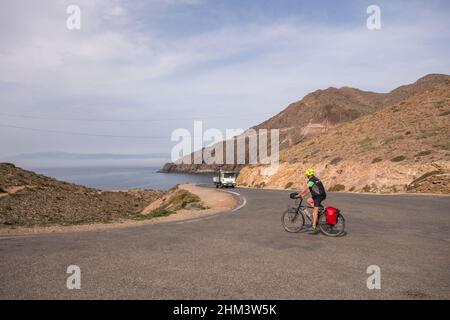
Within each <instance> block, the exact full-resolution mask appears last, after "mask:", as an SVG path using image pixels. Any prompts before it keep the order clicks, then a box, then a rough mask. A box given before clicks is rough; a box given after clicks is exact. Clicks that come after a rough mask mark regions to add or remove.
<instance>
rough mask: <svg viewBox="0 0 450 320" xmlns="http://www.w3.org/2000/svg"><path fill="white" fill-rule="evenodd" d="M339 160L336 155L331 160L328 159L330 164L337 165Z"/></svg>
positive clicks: (340, 159)
mask: <svg viewBox="0 0 450 320" xmlns="http://www.w3.org/2000/svg"><path fill="white" fill-rule="evenodd" d="M341 161H342V158H341V157H336V158H334V159H333V160H331V161H330V164H331V165H337V164H338V163H339V162H341Z"/></svg>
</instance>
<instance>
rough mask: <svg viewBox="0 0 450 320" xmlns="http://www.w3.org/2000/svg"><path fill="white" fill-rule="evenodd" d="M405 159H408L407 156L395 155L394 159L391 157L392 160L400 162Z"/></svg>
mask: <svg viewBox="0 0 450 320" xmlns="http://www.w3.org/2000/svg"><path fill="white" fill-rule="evenodd" d="M405 159H406V157H405V156H397V157H395V158H392V159H391V162H400V161H403V160H405Z"/></svg>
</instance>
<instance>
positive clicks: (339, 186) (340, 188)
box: [328, 184, 345, 192]
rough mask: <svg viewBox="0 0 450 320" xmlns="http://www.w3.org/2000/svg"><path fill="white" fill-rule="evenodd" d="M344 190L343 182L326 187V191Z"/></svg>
mask: <svg viewBox="0 0 450 320" xmlns="http://www.w3.org/2000/svg"><path fill="white" fill-rule="evenodd" d="M344 190H345V186H344V185H343V184H335V185H334V186H332V187H331V188H329V189H328V191H330V192H339V191H344Z"/></svg>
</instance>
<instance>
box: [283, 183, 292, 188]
mask: <svg viewBox="0 0 450 320" xmlns="http://www.w3.org/2000/svg"><path fill="white" fill-rule="evenodd" d="M293 184H294V183H293V182H288V183H286V185H285V186H284V188H285V189H289V188H290V187H292V185H293Z"/></svg>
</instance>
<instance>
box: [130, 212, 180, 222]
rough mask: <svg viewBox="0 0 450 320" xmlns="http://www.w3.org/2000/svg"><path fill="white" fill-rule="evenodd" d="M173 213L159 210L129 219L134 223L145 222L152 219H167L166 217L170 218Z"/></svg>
mask: <svg viewBox="0 0 450 320" xmlns="http://www.w3.org/2000/svg"><path fill="white" fill-rule="evenodd" d="M174 213H175V212H174V211H169V210H165V209H160V210H156V211H153V212H152V213H150V214H139V215H136V216H134V217H131V220H134V221H146V220H151V219H153V218H159V217H167V216H170V215H171V214H174Z"/></svg>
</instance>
